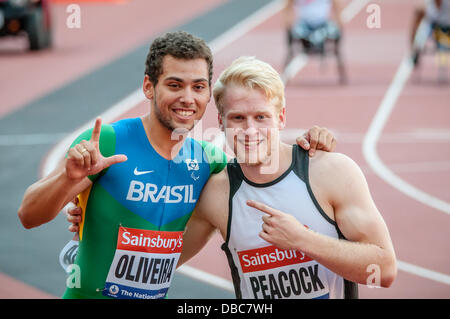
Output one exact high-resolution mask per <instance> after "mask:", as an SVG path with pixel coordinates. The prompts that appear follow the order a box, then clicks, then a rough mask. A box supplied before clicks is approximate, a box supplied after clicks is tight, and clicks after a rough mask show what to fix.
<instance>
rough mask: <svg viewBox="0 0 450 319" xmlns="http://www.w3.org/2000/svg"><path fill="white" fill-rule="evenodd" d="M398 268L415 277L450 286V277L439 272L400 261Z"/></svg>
mask: <svg viewBox="0 0 450 319" xmlns="http://www.w3.org/2000/svg"><path fill="white" fill-rule="evenodd" d="M397 267H398V269H401V270H403V271H405V272H409V273H411V274H414V275H419V276H420V277H424V278H427V279H430V280H433V281H437V282H440V283H443V284H447V285H450V276H449V275H446V274H442V273H439V272H437V271H432V270H429V269H426V268H423V267H419V266H416V265H413V264H410V263H407V262H404V261H400V260H397Z"/></svg>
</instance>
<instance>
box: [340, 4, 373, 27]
mask: <svg viewBox="0 0 450 319" xmlns="http://www.w3.org/2000/svg"><path fill="white" fill-rule="evenodd" d="M369 2H370V0H353V1H352V2H350V3H349V4H348V5H347V6H346V7H345V8H344V9H343V10H342V11H341V20H342V22H343V23H348V22H350V21H351V20H352V19H353V18H354V17H356V15H357V14H358V13H359V12H360V11H361V10H362V9H363V8H364V7H365V6H366V5H367V4H368V3H369Z"/></svg>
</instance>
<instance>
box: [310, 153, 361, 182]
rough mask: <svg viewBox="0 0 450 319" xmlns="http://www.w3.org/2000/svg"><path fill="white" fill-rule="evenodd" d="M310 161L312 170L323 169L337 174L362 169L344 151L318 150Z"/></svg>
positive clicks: (345, 173)
mask: <svg viewBox="0 0 450 319" xmlns="http://www.w3.org/2000/svg"><path fill="white" fill-rule="evenodd" d="M309 162H310V164H309V165H310V170H311V171H313V170H314V171H322V172H325V173H328V174H333V175H337V176H339V175H347V174H348V173H357V172H360V171H361V170H360V168H359V166H358V164H356V162H355V161H354V160H353V159H351V158H350V157H348V156H347V155H345V154H342V153H336V152H324V151H316V154H315V155H314V157H312V158H310V159H309Z"/></svg>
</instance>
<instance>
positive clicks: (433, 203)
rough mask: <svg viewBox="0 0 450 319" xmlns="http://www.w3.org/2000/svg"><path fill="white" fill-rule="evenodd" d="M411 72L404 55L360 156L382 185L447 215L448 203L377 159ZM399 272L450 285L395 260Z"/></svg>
mask: <svg viewBox="0 0 450 319" xmlns="http://www.w3.org/2000/svg"><path fill="white" fill-rule="evenodd" d="M412 70H413V65H412V63H411V60H410V58H409V56H405V57H404V58H403V60H402V62H401V64H400V66H399V68H398V70H397V72H396V74H395V76H394V79H393V80H392V82H391V84H390V86H389V88H388V90H387V92H386V94H385V96H384V98H383V100H382V102H381V104H380V107H379V108H378V111H377V113H376V114H375V117H374V118H373V120H372V123H371V124H370V126H369V129H368V131H367V133H366V136H365V138H364V142H363V154H364V157H365V159H366V161H367V162H368V164H369V166H370V167H371V168H372V169H373V170H374V171H375V173H376V174H377V175H378V176H379V177H381V178H382V179H383V180H384V181H385V182H387V183H388V184H390V185H391V186H393V187H394V188H396V189H398V190H399V191H400V192H402V193H404V194H405V195H407V196H409V197H411V198H413V199H415V200H417V201H419V202H421V203H423V204H425V205H427V206H430V207H432V208H435V209H437V210H440V211H442V212H444V213H446V214H450V204H448V203H446V202H444V201H442V200H440V199H439V198H436V197H434V196H431V195H429V194H427V193H425V192H423V191H421V190H420V189H418V188H416V187H414V186H412V185H411V184H409V183H407V182H405V181H404V180H402V179H401V178H400V177H398V176H397V175H395V174H394V173H393V172H392V171H391V170H390V169H389V168H388V167H387V166H386V165H385V164H384V163H383V162H382V161H381V159H380V158H379V156H378V153H377V149H376V146H377V141H378V139H379V138H380V136H381V133H382V131H383V129H384V126H385V124H386V123H387V121H388V119H389V116H390V115H391V113H392V110H393V109H394V107H395V104H396V102H397V99H398V97H399V96H400V93H401V91H402V90H403V87H404V85H405V84H406V82H407V81H408V79H409V76H410V75H411V73H412ZM397 265H398V269H400V270H403V271H405V272H409V273H412V274H414V275H417V276H420V277H424V278H427V279H431V280H434V281H438V282H440V283H444V284H450V276H448V275H446V274H441V273H439V272H436V271H433V270H429V269H426V268H423V267H419V266H416V265H412V264H409V263H406V262H404V261H400V260H398V263H397Z"/></svg>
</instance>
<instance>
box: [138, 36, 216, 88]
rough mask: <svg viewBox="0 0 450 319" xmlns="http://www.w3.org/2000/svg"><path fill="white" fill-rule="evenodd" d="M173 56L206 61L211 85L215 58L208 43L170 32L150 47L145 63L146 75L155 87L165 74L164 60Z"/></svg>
mask: <svg viewBox="0 0 450 319" xmlns="http://www.w3.org/2000/svg"><path fill="white" fill-rule="evenodd" d="M166 55H171V56H173V57H174V58H177V59H186V60H191V59H205V61H206V64H207V65H208V73H209V85H211V81H212V74H213V56H212V53H211V49H210V48H209V47H208V45H207V44H206V42H205V41H204V40H202V39H200V38H198V37H196V36H194V35H192V34H190V33H187V32H185V31H176V32H168V33H165V34H164V35H162V36H160V37H158V38H156V39H155V40H154V41H153V43H152V44H151V45H150V50H149V52H148V55H147V60H146V61H145V74H146V75H148V76H149V78H150V81H151V82H152V84H153V85H154V86H156V84H157V83H158V78H159V76H160V75H161V74H162V73H163V69H162V67H163V65H162V64H163V58H164V57H165V56H166Z"/></svg>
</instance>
